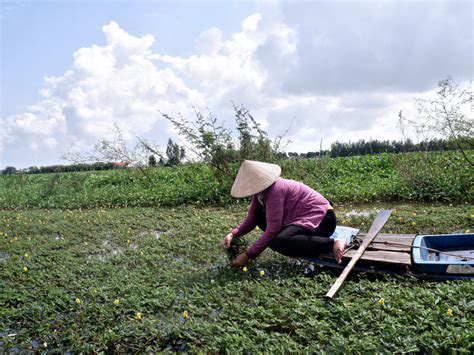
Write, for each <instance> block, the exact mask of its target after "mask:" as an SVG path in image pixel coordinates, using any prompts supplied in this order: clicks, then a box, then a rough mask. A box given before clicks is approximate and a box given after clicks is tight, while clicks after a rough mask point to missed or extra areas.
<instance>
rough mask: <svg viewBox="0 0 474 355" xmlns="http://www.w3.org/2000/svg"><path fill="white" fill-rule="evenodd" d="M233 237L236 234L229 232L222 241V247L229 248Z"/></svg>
mask: <svg viewBox="0 0 474 355" xmlns="http://www.w3.org/2000/svg"><path fill="white" fill-rule="evenodd" d="M233 238H234V235H233V234H232V233H229V234H227V235H226V236H225V237H224V239H223V240H222V242H221V245H222V247H223V248H224V249H229V248H230V243H232V239H233Z"/></svg>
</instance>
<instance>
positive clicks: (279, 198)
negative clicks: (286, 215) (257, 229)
mask: <svg viewBox="0 0 474 355" xmlns="http://www.w3.org/2000/svg"><path fill="white" fill-rule="evenodd" d="M284 203H285V198H284V195H283V191H279V190H276V189H273V190H272V191H270V192H269V193H268V194H267V196H266V204H265V206H266V215H267V228H266V230H265V232H264V233H263V234H262V235H261V236H260V238H258V239H257V241H255V243H254V244H253V245H252V247H251V248H250V249H249V250H247V251H246V252H245V254H246V255H247V256H248V257H249V258H250V259H255V258H256V257H257V256H258V255H260V253H261V252H262V251H264V250H265V249H266V248H267V247H268V246H269V245H270V244H271V242H272V239H273V238H274V237H275V236H276V235H277V234H278V233H280V231H281V225H282V221H283V207H284Z"/></svg>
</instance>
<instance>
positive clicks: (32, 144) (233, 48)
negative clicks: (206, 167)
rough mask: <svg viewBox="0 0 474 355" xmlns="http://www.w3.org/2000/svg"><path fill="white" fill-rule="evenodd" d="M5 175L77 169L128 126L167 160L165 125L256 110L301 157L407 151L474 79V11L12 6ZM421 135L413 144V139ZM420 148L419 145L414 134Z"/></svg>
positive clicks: (430, 4) (397, 5)
mask: <svg viewBox="0 0 474 355" xmlns="http://www.w3.org/2000/svg"><path fill="white" fill-rule="evenodd" d="M0 15H1V16H0V24H1V53H2V55H1V60H2V63H1V112H0V168H4V167H5V166H16V167H17V168H24V167H28V166H33V165H36V166H41V165H51V164H67V163H68V161H65V160H63V159H61V157H62V156H63V155H64V154H65V153H68V152H79V153H80V152H87V151H90V149H91V148H92V147H93V145H94V143H96V142H97V141H98V140H99V139H101V138H110V139H111V138H113V130H112V128H113V127H114V126H115V125H117V126H119V127H120V129H121V131H122V132H123V133H124V134H125V137H126V138H127V139H128V141H129V144H133V143H134V139H135V138H134V137H136V136H140V137H143V138H145V139H149V140H153V141H155V142H156V143H157V144H158V145H159V146H160V147H161V149H162V150H164V149H165V147H166V142H167V140H168V138H170V137H171V138H173V139H174V140H177V141H179V142H180V143H183V144H184V142H183V141H180V137H179V136H178V134H177V132H176V131H175V130H174V129H173V127H172V126H171V125H170V123H169V122H168V121H166V120H165V119H163V117H162V116H161V115H160V113H159V111H158V110H160V111H161V112H166V113H168V114H170V115H172V116H176V115H178V114H182V115H183V116H184V117H186V118H188V119H191V120H192V119H193V117H194V113H193V112H194V111H193V107H196V108H197V109H200V110H206V108H211V109H212V110H213V112H214V113H215V115H216V116H217V117H218V118H219V119H220V120H223V121H226V122H231V121H232V115H233V112H232V102H235V103H236V104H242V105H245V106H246V107H247V108H249V109H250V111H251V113H252V114H253V115H254V117H256V119H257V120H258V121H259V122H260V123H261V124H262V125H263V127H264V128H265V129H266V130H267V131H268V132H269V134H270V136H271V137H276V136H278V135H279V134H282V133H283V132H284V131H285V130H286V129H287V128H288V126H289V123H290V121H291V120H292V119H293V118H294V119H295V123H294V124H293V126H292V127H291V129H290V131H289V132H288V134H287V136H286V137H287V138H289V139H290V140H291V141H290V142H289V143H288V148H287V149H288V150H289V151H298V152H307V151H316V150H318V149H319V144H320V141H321V139H322V140H323V147H324V148H328V147H329V146H330V144H331V143H332V142H334V141H336V140H338V141H355V140H358V139H370V138H374V139H375V138H377V139H402V138H403V137H402V135H401V132H400V131H399V130H398V128H397V125H396V121H397V118H398V112H399V111H400V110H403V112H404V113H405V115H407V116H408V117H410V118H416V117H417V116H416V115H417V112H416V107H415V105H414V102H413V98H414V97H428V96H429V95H431V94H432V92H433V90H434V89H435V88H436V84H437V82H438V81H439V80H442V79H445V78H446V77H447V76H448V75H450V76H452V77H453V80H454V81H455V82H456V83H460V84H463V85H469V82H470V80H472V73H473V63H474V58H473V38H472V36H473V3H472V2H471V1H416V2H414V1H396V2H395V1H371V0H369V1H358V0H353V1H277V0H275V1H200V0H196V1H167V2H165V1H142V2H137V1H98V0H95V1H92V0H91V1H72V2H71V1H50V2H45V1H2V3H1V14H0ZM408 133H409V134H410V132H408ZM410 138H413V139H415V140H416V139H419V138H420V137H417V136H416V135H415V134H414V132H411V136H410Z"/></svg>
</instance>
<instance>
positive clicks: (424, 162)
mask: <svg viewBox="0 0 474 355" xmlns="http://www.w3.org/2000/svg"><path fill="white" fill-rule="evenodd" d="M468 153H469V154H470V155H474V152H473V151H470V152H468ZM281 165H282V168H283V173H282V176H283V177H285V178H290V179H295V180H299V181H303V182H305V183H306V184H308V185H309V186H311V187H313V188H314V189H316V190H317V191H320V192H321V193H323V194H324V195H325V196H327V197H328V198H329V199H330V200H331V201H333V202H334V203H335V204H341V203H347V202H353V203H364V202H374V201H440V202H463V201H467V202H472V201H473V196H474V194H473V191H474V190H473V187H474V169H473V168H472V167H471V166H469V165H467V164H466V163H465V162H464V161H463V159H462V157H461V155H460V153H456V152H443V153H435V152H430V153H407V154H379V155H373V156H372V155H367V156H362V157H348V158H336V159H331V158H328V157H326V158H322V159H311V160H287V161H283V162H281ZM230 167H231V168H232V170H233V173H234V176H235V174H236V173H237V169H238V166H237V165H231V166H230ZM147 175H148V176H149V177H150V178H151V180H152V181H153V182H154V183H153V184H150V182H149V180H148V179H147V178H145V177H144V175H143V174H142V173H141V172H140V171H139V170H137V169H127V170H117V171H101V172H75V173H57V174H41V175H10V176H2V177H0V208H4V209H14V208H31V207H40V208H79V207H81V208H94V207H114V206H122V207H125V206H143V207H144V206H179V205H181V204H183V203H185V204H194V205H209V204H212V205H223V204H228V203H231V202H235V199H232V198H231V197H230V194H229V191H230V186H231V184H232V180H231V179H221V181H218V180H217V179H215V178H214V172H213V170H212V169H211V168H210V167H209V166H208V165H204V164H190V165H184V166H180V167H175V168H169V167H157V168H149V169H148V170H147Z"/></svg>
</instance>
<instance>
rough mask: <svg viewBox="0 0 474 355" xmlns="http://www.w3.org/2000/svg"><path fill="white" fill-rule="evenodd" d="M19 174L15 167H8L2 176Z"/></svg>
mask: <svg viewBox="0 0 474 355" xmlns="http://www.w3.org/2000/svg"><path fill="white" fill-rule="evenodd" d="M16 173H17V170H16V168H15V167H13V166H7V167H6V168H5V169H4V170H3V171H2V175H12V174H16Z"/></svg>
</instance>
